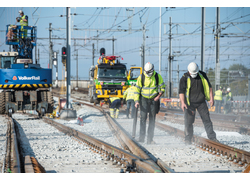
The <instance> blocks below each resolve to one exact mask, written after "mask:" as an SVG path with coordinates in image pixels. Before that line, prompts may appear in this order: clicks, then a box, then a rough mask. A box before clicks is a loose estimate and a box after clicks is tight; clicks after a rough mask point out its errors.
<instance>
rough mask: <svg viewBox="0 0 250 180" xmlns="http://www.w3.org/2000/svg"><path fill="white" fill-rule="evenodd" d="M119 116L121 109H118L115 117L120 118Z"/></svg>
mask: <svg viewBox="0 0 250 180" xmlns="http://www.w3.org/2000/svg"><path fill="white" fill-rule="evenodd" d="M118 116H119V109H116V113H115V118H118Z"/></svg>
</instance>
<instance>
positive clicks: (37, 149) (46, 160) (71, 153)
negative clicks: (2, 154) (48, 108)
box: [13, 114, 121, 173]
mask: <svg viewBox="0 0 250 180" xmlns="http://www.w3.org/2000/svg"><path fill="white" fill-rule="evenodd" d="M13 117H14V118H15V119H16V120H17V121H18V129H19V132H20V136H21V138H22V150H23V152H24V155H30V156H34V157H35V158H37V160H38V162H39V163H40V164H41V165H42V166H43V167H44V168H45V170H46V172H47V173H105V172H108V173H119V172H120V170H121V167H120V166H113V165H112V162H110V161H105V160H104V159H103V158H102V157H101V156H100V155H99V154H96V153H93V152H92V151H91V150H89V147H87V146H85V145H84V144H81V143H78V142H77V141H75V140H74V139H72V138H71V137H69V136H67V135H65V134H64V133H62V132H59V131H58V130H57V129H55V128H54V127H52V126H50V125H49V124H47V123H44V122H43V121H42V120H37V119H29V118H28V117H27V116H24V115H22V116H21V115H15V114H14V115H13Z"/></svg>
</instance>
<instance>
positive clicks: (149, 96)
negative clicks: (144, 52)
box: [134, 62, 165, 144]
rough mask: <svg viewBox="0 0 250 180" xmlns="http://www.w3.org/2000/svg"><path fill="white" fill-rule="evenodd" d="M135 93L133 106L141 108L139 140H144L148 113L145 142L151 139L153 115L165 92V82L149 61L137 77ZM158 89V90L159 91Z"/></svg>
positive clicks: (153, 126)
mask: <svg viewBox="0 0 250 180" xmlns="http://www.w3.org/2000/svg"><path fill="white" fill-rule="evenodd" d="M135 87H136V88H137V92H136V94H135V99H134V100H135V107H136V108H137V107H139V106H140V109H141V112H140V114H141V119H140V134H139V142H144V139H145V134H146V120H147V114H148V113H149V125H148V136H147V143H148V144H155V142H154V141H153V137H154V128H155V116H156V114H157V113H158V112H159V110H160V101H159V100H160V97H161V95H162V94H163V93H164V92H165V84H164V82H163V79H162V77H161V75H160V74H158V73H156V72H155V71H154V65H153V64H151V63H150V62H148V63H146V64H145V66H144V72H143V73H142V74H141V75H140V76H139V77H138V79H137V83H136V86H135ZM159 90H160V92H159Z"/></svg>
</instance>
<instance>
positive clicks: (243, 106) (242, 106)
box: [160, 98, 250, 114]
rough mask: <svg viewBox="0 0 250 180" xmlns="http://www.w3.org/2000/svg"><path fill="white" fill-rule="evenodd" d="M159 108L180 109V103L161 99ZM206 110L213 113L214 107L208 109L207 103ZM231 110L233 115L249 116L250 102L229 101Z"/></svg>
mask: <svg viewBox="0 0 250 180" xmlns="http://www.w3.org/2000/svg"><path fill="white" fill-rule="evenodd" d="M160 101H161V107H162V108H167V109H180V108H181V102H180V99H179V98H161V100H160ZM208 109H209V111H210V112H215V106H213V107H210V105H209V103H208ZM223 109H224V104H222V106H221V110H222V111H223ZM231 110H232V111H234V113H236V114H238V113H244V114H250V101H231Z"/></svg>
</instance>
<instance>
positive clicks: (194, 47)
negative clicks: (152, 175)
mask: <svg viewBox="0 0 250 180" xmlns="http://www.w3.org/2000/svg"><path fill="white" fill-rule="evenodd" d="M45 2H48V1H45ZM156 2H157V3H156V4H152V2H151V3H150V4H143V5H144V6H145V7H146V8H145V7H142V4H140V3H138V2H137V3H136V4H134V3H132V1H128V3H127V4H126V3H124V4H120V5H119V4H117V5H116V4H112V3H110V2H109V1H108V3H106V5H105V3H103V2H100V3H99V1H95V2H91V3H90V4H87V5H85V4H78V3H77V2H75V1H73V2H72V4H69V6H75V7H74V8H71V13H76V14H77V15H74V16H72V17H71V18H72V26H74V27H75V28H79V29H84V30H77V31H72V35H71V37H72V38H93V37H95V36H96V35H97V31H96V30H97V29H100V31H99V33H100V35H99V38H103V39H105V38H112V37H113V36H114V37H115V38H116V39H117V40H116V41H115V54H116V55H120V56H122V57H123V58H124V60H123V62H124V63H127V67H128V68H129V67H130V65H132V64H135V65H137V66H140V63H141V57H140V53H139V48H140V46H141V44H142V39H143V34H142V31H137V32H135V30H140V29H142V24H146V29H147V32H146V36H147V38H146V62H147V61H150V62H152V63H154V64H155V69H156V70H157V71H158V70H159V55H158V53H159V49H158V46H159V16H160V12H159V9H160V8H159V7H160V6H161V7H162V8H161V10H162V52H163V53H162V75H163V76H164V77H165V78H166V77H167V74H166V71H164V70H165V69H166V68H167V66H168V61H167V59H168V57H167V55H168V53H169V52H168V49H167V48H168V45H169V41H168V34H166V33H168V31H169V25H168V23H169V17H172V23H174V24H173V25H172V27H173V28H172V33H173V40H172V51H173V54H174V55H175V57H174V60H176V61H174V62H173V70H176V68H177V64H179V67H180V70H186V68H187V65H188V64H189V63H190V62H192V61H194V62H197V63H198V64H200V45H201V35H200V34H199V33H200V24H183V23H193V22H197V23H200V22H201V7H202V6H205V7H206V14H205V16H206V23H212V24H207V26H206V33H207V35H206V37H205V38H206V39H205V45H206V47H205V48H206V51H205V54H206V55H205V63H204V67H205V68H214V66H215V39H214V35H213V34H212V33H213V29H214V27H215V24H216V6H215V4H216V3H214V4H205V5H203V4H200V5H199V4H196V3H195V2H192V3H189V4H187V3H186V2H184V3H177V4H170V5H169V4H166V3H165V4H160V3H159V2H158V1H156ZM213 2H214V1H213ZM215 2H216V1H215ZM24 4H25V7H22V5H23V4H22V5H20V2H19V3H18V4H17V5H18V6H16V7H8V6H9V4H8V5H1V6H2V7H0V21H1V22H0V51H2V50H6V51H7V50H8V47H7V46H6V45H5V42H4V37H5V32H2V31H3V30H4V31H5V29H6V24H15V18H16V17H17V16H18V10H20V9H22V10H23V11H24V13H25V14H26V15H28V17H29V25H35V26H37V32H38V37H39V38H48V37H49V31H48V27H49V23H52V28H56V29H59V28H65V27H66V19H65V17H60V15H65V14H66V8H65V7H46V6H48V5H50V4H49V3H46V4H43V3H42V4H39V3H38V4H36V3H33V4H31V5H29V4H27V3H24ZM53 5H54V6H56V4H55V3H54V4H51V6H53ZM67 5H68V4H65V6H67ZM96 5H98V6H100V7H95V6H96ZM180 5H183V6H181V7H180ZM226 5H227V6H228V7H221V8H220V21H221V23H224V24H222V25H221V26H222V27H223V28H225V29H224V30H223V31H222V33H224V34H225V33H227V34H229V33H236V34H234V35H231V36H224V37H223V38H221V40H220V45H221V48H220V52H221V56H220V61H221V67H222V68H223V67H225V68H228V67H229V66H230V65H232V64H234V63H241V64H243V65H245V66H247V67H248V68H250V61H249V55H248V54H250V48H249V45H250V38H249V35H247V34H242V33H250V24H247V23H246V24H235V23H234V24H229V23H231V22H250V8H249V7H247V6H249V5H248V4H247V3H244V2H241V1H239V4H237V5H234V4H228V3H226V4H223V3H222V4H221V3H220V4H219V6H226ZM4 6H5V7H4ZM27 6H32V7H27ZM57 6H58V4H57ZM79 6H81V7H79ZM84 6H87V7H84ZM101 6H102V7H101ZM126 6H129V7H126ZM133 6H135V8H134V9H133V8H132V7H133ZM167 6H170V7H176V8H165V7H167ZM192 6H193V7H192ZM230 6H231V7H230ZM104 7H105V8H104ZM128 10H129V11H128ZM133 10H134V11H133ZM132 14H134V16H133V17H132V18H128V16H131V15H132ZM129 27H131V28H132V32H131V33H129V32H117V31H116V32H114V31H112V30H117V29H127V30H128V29H129ZM103 29H106V31H104V32H103V31H102V30H103ZM107 29H110V30H111V31H110V32H109V31H107ZM92 30H95V31H92ZM187 32H188V33H192V34H193V35H176V34H177V33H179V34H183V33H187ZM196 34H198V35H196ZM52 35H53V37H61V38H65V37H66V30H53V33H52ZM236 35H237V36H241V37H235V36H236ZM92 43H94V44H95V48H97V47H98V49H97V52H96V55H95V56H96V58H95V64H96V61H97V59H98V56H99V49H100V48H102V47H104V48H105V49H106V54H111V53H112V41H103V40H99V41H98V43H97V41H95V40H91V41H89V40H85V41H84V40H79V41H76V45H77V46H75V47H74V46H73V45H74V41H72V42H71V45H72V47H71V50H72V51H71V55H72V57H71V74H72V76H76V60H75V56H74V54H75V51H74V50H75V49H77V50H78V55H79V56H78V59H79V66H78V71H79V77H80V79H88V70H89V67H90V66H91V63H92ZM37 44H38V49H39V51H40V64H41V66H42V67H44V68H46V67H48V63H49V56H48V55H49V44H48V40H38V42H37ZM53 45H54V47H53V50H55V51H59V55H61V48H62V46H65V45H66V41H64V40H53ZM178 51H179V52H180V53H178ZM61 71H62V64H61V56H59V79H61V77H62V75H61ZM54 72H55V69H54ZM182 73H183V71H182V72H181V73H180V76H181V74H182ZM172 77H173V78H175V79H176V71H174V72H173V75H172ZM54 78H55V73H54Z"/></svg>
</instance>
